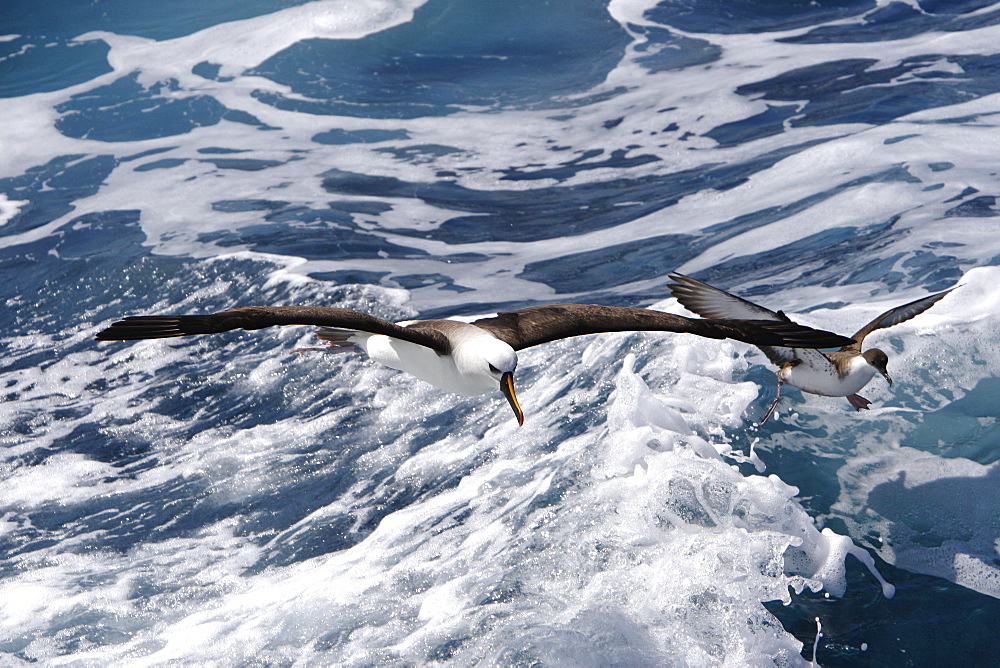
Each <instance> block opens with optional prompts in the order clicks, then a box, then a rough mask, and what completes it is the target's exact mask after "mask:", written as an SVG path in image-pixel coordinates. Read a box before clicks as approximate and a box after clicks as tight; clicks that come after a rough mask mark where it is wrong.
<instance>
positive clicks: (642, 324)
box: [473, 304, 849, 350]
mask: <svg viewBox="0 0 1000 668" xmlns="http://www.w3.org/2000/svg"><path fill="white" fill-rule="evenodd" d="M473 324H474V325H476V326H478V327H482V328H483V329H486V330H488V331H490V332H491V333H492V334H493V335H494V336H496V337H497V338H498V339H501V340H503V341H506V342H507V343H509V344H510V345H511V347H513V348H514V349H515V350H521V349H523V348H529V347H531V346H537V345H538V344H540V343H547V342H549V341H555V340H557V339H565V338H568V337H571V336H581V335H583V334H598V333H601V332H630V331H658V332H686V333H688V334H696V335H698V336H705V337H708V338H711V339H725V338H731V339H736V340H738V341H745V342H747V343H751V344H754V345H758V346H759V345H771V346H790V347H796V348H827V347H833V346H842V345H844V344H845V343H846V342H848V341H849V339H847V338H846V337H843V336H838V335H837V334H833V333H831V332H824V331H820V330H815V329H810V328H809V327H803V326H802V325H797V324H795V323H793V322H786V321H777V320H700V319H695V318H685V317H684V316H680V315H673V314H671V313H661V312H659V311H651V310H649V309H644V308H629V307H623V306H596V305H591V304H552V305H548V306H532V307H529V308H525V309H520V310H518V311H508V312H506V313H500V314H498V315H496V316H495V317H492V318H483V319H481V320H476V321H475V322H474V323H473Z"/></svg>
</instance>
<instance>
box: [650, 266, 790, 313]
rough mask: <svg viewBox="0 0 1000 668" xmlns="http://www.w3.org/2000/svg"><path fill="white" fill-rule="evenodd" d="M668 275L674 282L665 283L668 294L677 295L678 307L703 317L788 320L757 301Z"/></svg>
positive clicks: (687, 278) (684, 277)
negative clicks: (668, 289) (750, 300)
mask: <svg viewBox="0 0 1000 668" xmlns="http://www.w3.org/2000/svg"><path fill="white" fill-rule="evenodd" d="M670 278H671V279H672V280H673V281H676V282H675V283H671V284H669V285H668V286H667V287H668V288H670V293H671V294H672V295H673V296H674V297H676V298H677V301H678V302H679V303H680V305H681V306H683V307H684V308H686V309H687V310H689V311H691V312H692V313H697V314H698V315H700V316H701V317H702V318H723V319H727V320H783V321H785V322H789V320H788V316H786V315H785V314H784V313H782V312H781V311H772V310H771V309H769V308H764V307H763V306H761V305H760V304H754V303H753V302H748V301H747V300H745V299H742V298H740V297H737V296H736V295H732V294H729V293H728V292H726V291H725V290H720V289H719V288H713V287H712V286H711V285H709V284H708V283H702V282H701V281H699V280H696V279H694V278H691V277H690V276H685V275H684V274H677V273H674V274H670Z"/></svg>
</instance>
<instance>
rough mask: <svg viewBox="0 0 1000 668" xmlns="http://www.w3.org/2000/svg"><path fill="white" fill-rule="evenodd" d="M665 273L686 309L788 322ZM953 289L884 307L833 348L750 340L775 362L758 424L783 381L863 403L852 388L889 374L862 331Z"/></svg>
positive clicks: (906, 315) (915, 311) (907, 314)
mask: <svg viewBox="0 0 1000 668" xmlns="http://www.w3.org/2000/svg"><path fill="white" fill-rule="evenodd" d="M670 278H671V279H673V280H674V281H676V282H675V283H671V284H670V286H669V287H670V290H671V292H672V293H673V295H674V297H676V298H677V301H678V302H680V303H681V305H683V306H684V307H685V308H686V309H688V310H689V311H691V312H693V313H697V314H698V315H700V316H702V317H704V318H737V319H738V318H746V319H753V320H755V321H759V320H768V319H769V320H773V321H775V322H791V320H790V319H789V318H788V316H786V315H785V314H784V313H783V312H782V311H772V310H770V309H767V308H764V307H763V306H760V305H758V304H754V303H753V302H749V301H747V300H745V299H741V298H740V297H737V296H736V295H732V294H729V293H728V292H725V291H724V290H720V289H718V288H713V287H712V286H711V285H708V284H707V283H702V282H701V281H698V280H695V279H693V278H691V277H689V276H684V275H683V274H676V273H674V274H670ZM954 289H955V288H951V289H950V290H945V291H944V292H938V293H935V294H933V295H928V296H927V297H923V298H921V299H917V300H915V301H912V302H910V303H908V304H903V305H902V306H897V307H896V308H893V309H889V310H888V311H886V312H885V313H883V314H882V315H880V316H878V317H877V318H875V319H874V320H872V321H871V322H869V323H868V324H867V325H865V326H864V327H862V328H861V329H859V330H858V332H857V333H856V334H855V335H854V336H853V337H851V338H852V339H854V341H853V343H850V344H848V345H845V346H844V347H842V348H841V349H840V350H837V351H833V352H822V351H819V350H810V349H792V348H790V347H784V346H770V345H760V344H755V345H757V347H758V348H760V349H761V350H762V351H763V352H764V354H765V355H767V358H768V359H769V360H771V363H772V364H775V365H777V366H778V367H779V368H778V371H777V375H778V390H777V393H776V396H775V398H774V401H773V402H772V403H771V406H770V407H769V408H768V409H767V412H766V413H765V414H764V417H763V419H761V421H760V422H759V423H758V424H763V423H764V422H765V421H766V420H767V418H769V417H770V416H771V412H772V411H773V410H774V407H775V406H777V405H778V399H779V398H780V397H781V385H782V383H788V384H789V385H791V386H793V387H797V388H799V389H800V390H802V391H804V392H811V393H812V394H821V395H824V396H828V397H847V401H848V402H850V404H851V405H852V406H854V408H856V409H857V410H862V409H867V408H868V406H869V405H870V404H871V401H869V400H868V399H865V398H864V397H862V396H861V395H859V394H857V392H858V391H859V390H860V389H861V388H863V387H864V386H865V385H867V384H868V382H869V381H870V380H871V379H872V378H874V377H875V374H876V373H879V374H882V377H884V378H885V379H886V381H887V382H888V383H889V384H890V385H892V378H891V377H890V376H889V372H888V371H887V369H886V366H887V365H888V363H889V357H888V356H887V355H886V354H885V352H883V351H882V350H879V349H878V348H872V349H870V350H866V351H864V352H862V351H861V345H862V343H864V340H865V337H867V336H868V335H869V334H871V333H872V332H874V331H875V330H878V329H885V328H886V327H892V326H893V325H898V324H899V323H901V322H904V321H906V320H909V319H910V318H912V317H914V316H916V315H919V314H921V313H923V312H924V311H926V310H927V309H929V308H930V307H931V306H933V305H934V304H935V303H936V302H938V301H940V300H941V299H942V298H943V297H944V296H945V295H946V294H948V293H949V292H951V291H952V290H954Z"/></svg>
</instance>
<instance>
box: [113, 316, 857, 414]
mask: <svg viewBox="0 0 1000 668" xmlns="http://www.w3.org/2000/svg"><path fill="white" fill-rule="evenodd" d="M274 325H312V326H318V327H321V328H322V329H320V330H319V332H318V335H319V338H321V339H323V340H325V341H326V342H327V345H328V346H329V347H328V348H327V349H325V350H330V351H338V350H349V349H355V348H360V349H362V350H364V352H366V353H367V354H368V356H369V357H370V358H371V359H373V360H374V361H376V362H379V363H381V364H384V365H385V366H388V367H391V368H393V369H398V370H400V371H406V372H407V373H410V374H412V375H414V376H416V377H417V378H419V379H421V380H424V381H426V382H428V383H430V384H431V385H434V386H435V387H438V388H440V389H442V390H445V391H448V392H453V393H455V394H460V395H466V396H474V395H479V394H485V393H487V392H491V391H493V390H495V389H497V387H499V389H500V391H501V392H502V393H503V395H504V397H506V398H507V401H508V403H510V406H511V408H512V409H513V410H514V414H515V415H516V416H517V422H518V424H519V425H520V424H523V423H524V414H523V413H522V411H521V407H520V405H519V404H518V401H517V395H516V394H515V393H514V369H515V368H516V367H517V351H518V350H523V349H524V348H529V347H531V346H535V345H538V344H540V343H547V342H549V341H555V340H557V339H564V338H568V337H571V336H580V335H583V334H597V333H600V332H622V331H640V330H644V331H662V332H687V333H690V334H697V335H698V336H705V337H708V338H713V339H725V338H732V339H737V340H739V341H745V342H747V343H750V344H753V345H757V346H787V347H795V348H798V347H802V346H807V347H810V348H828V347H833V346H841V345H844V344H846V343H850V339H847V338H846V337H843V336H838V335H836V334H833V333H831V332H824V331H820V330H815V329H811V328H809V327H804V326H802V325H798V324H796V323H793V322H791V321H787V320H774V319H773V318H763V319H762V320H760V321H757V320H745V319H740V320H724V319H723V320H699V319H694V318H686V317H684V316H679V315H672V314H669V313H661V312H659V311H651V310H649V309H644V308H631V307H621V306H595V305H589V304H552V305H550V306H532V307H529V308H524V309H520V310H517V311H508V312H506V313H500V314H498V315H496V316H494V317H490V318H482V319H480V320H476V321H475V322H472V323H466V322H461V321H457V320H417V321H413V322H409V323H400V324H397V323H393V322H389V321H388V320H383V319H381V318H376V317H374V316H372V315H368V314H366V313H361V312H359V311H353V310H350V309H343V308H332V307H323V306H250V307H245V308H234V309H229V310H227V311H221V312H219V313H212V314H209V315H150V316H132V317H128V318H125V319H124V320H121V321H119V322H116V323H114V324H112V325H111V326H110V327H108V328H107V329H105V330H103V331H101V332H99V333H98V334H97V338H98V339H99V340H101V341H132V340H137V339H161V338H170V337H175V336H187V335H189V334H215V333H218V332H226V331H229V330H233V329H251V330H252V329H262V328H264V327H271V326H274Z"/></svg>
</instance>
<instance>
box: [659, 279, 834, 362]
mask: <svg viewBox="0 0 1000 668" xmlns="http://www.w3.org/2000/svg"><path fill="white" fill-rule="evenodd" d="M670 278H671V279H673V280H674V281H676V283H671V284H670V285H669V286H668V287H669V288H670V292H671V294H673V296H674V297H676V298H677V301H678V302H679V303H680V304H681V306H683V307H684V308H686V309H687V310H689V311H691V312H692V313H697V314H698V315H700V316H701V317H703V318H736V319H741V320H776V321H781V322H791V320H790V319H789V318H788V316H787V315H785V313H784V312H783V311H772V310H771V309H769V308H765V307H763V306H761V305H760V304H754V303H753V302H750V301H747V300H746V299H742V298H741V297H737V296H736V295H732V294H729V293H728V292H726V291H725V290H720V289H719V288H713V287H712V286H711V285H709V284H708V283H702V282H701V281H699V280H696V279H693V278H691V277H690V276H685V275H683V274H677V273H674V274H670ZM849 345H851V344H849ZM757 347H758V348H760V350H761V352H763V353H764V354H765V355H767V359H769V360H771V363H772V364H775V365H777V366H784V365H785V364H788V363H789V362H794V361H796V360H799V359H801V357H802V354H800V353H798V352H796V351H795V350H794V349H793V347H791V346H769V345H760V344H757ZM816 347H817V348H819V347H825V346H816ZM804 354H808V353H804ZM817 356H819V357H821V356H822V355H821V353H817V354H816V355H814V356H812V357H814V358H815V359H814V362H815V363H819V357H817Z"/></svg>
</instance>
